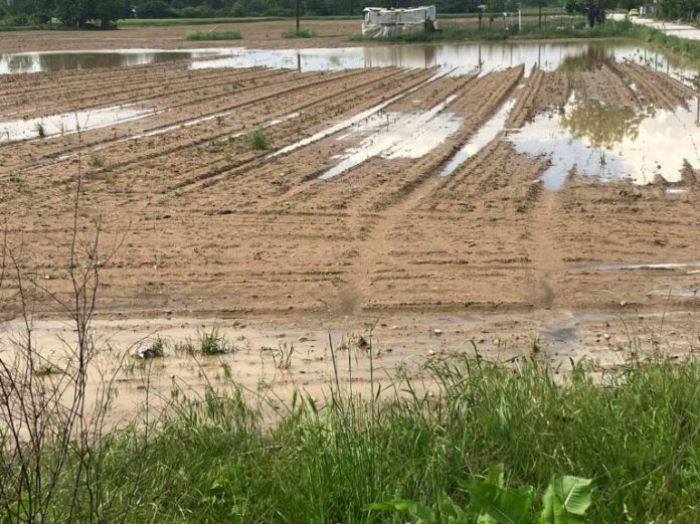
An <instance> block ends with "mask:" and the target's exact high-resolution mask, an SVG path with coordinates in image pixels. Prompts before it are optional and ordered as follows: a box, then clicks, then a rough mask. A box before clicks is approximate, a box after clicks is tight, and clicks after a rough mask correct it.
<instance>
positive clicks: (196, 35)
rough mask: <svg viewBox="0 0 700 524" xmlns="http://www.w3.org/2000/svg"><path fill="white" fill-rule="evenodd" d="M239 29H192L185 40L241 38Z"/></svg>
mask: <svg viewBox="0 0 700 524" xmlns="http://www.w3.org/2000/svg"><path fill="white" fill-rule="evenodd" d="M240 39H241V33H239V32H238V31H191V32H189V33H187V34H186V35H185V40H240Z"/></svg>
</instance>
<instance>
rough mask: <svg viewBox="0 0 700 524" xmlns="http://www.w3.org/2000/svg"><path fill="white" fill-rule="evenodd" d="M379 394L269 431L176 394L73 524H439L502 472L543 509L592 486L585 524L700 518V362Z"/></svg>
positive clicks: (494, 369)
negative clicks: (544, 497) (403, 511)
mask: <svg viewBox="0 0 700 524" xmlns="http://www.w3.org/2000/svg"><path fill="white" fill-rule="evenodd" d="M217 347H218V345H217ZM358 351H359V350H358ZM344 353H345V352H336V353H332V354H333V355H334V359H333V362H334V365H335V366H336V369H337V368H338V366H340V365H341V364H339V363H338V361H336V358H340V359H341V361H343V362H351V361H352V360H353V359H354V358H370V355H368V354H367V353H366V352H365V353H358V355H353V356H349V355H345V354H344ZM340 355H342V356H340ZM375 358H376V357H375ZM379 358H381V357H379ZM345 365H347V364H345ZM224 371H226V370H224ZM224 374H225V375H227V373H224ZM227 376H229V375H227ZM220 380H223V379H219V380H216V379H212V380H211V382H212V383H219V384H221V382H220ZM563 383H564V385H562V384H563ZM380 384H381V386H380ZM426 384H430V385H431V386H430V390H431V391H432V393H425V391H426V388H425V386H426ZM367 389H369V387H368V388H367ZM371 390H372V395H371V397H372V398H371V399H370V395H368V394H365V395H364V397H362V398H361V397H360V396H359V395H357V394H353V392H352V391H350V390H348V386H347V385H343V384H342V383H340V382H336V383H335V384H334V385H333V387H332V388H331V393H330V394H329V396H328V397H327V398H326V400H325V401H324V402H323V403H319V402H314V401H313V400H311V399H310V398H307V397H306V396H304V395H303V394H302V393H299V394H297V395H296V396H295V397H294V400H293V401H292V402H291V403H289V404H287V405H285V406H284V407H282V408H280V405H279V404H277V417H276V418H277V422H275V423H274V424H271V423H270V418H269V413H270V409H269V406H268V405H267V404H266V403H265V401H263V400H262V398H261V397H256V396H254V395H251V394H250V393H246V394H244V393H243V392H242V391H240V390H238V391H235V392H234V393H230V391H231V390H230V389H229V390H228V391H229V393H225V394H218V393H217V392H216V391H214V390H213V389H212V390H210V391H209V392H208V393H207V394H206V395H205V396H204V397H203V398H189V399H188V398H185V397H184V395H183V393H182V391H179V390H174V392H173V397H172V398H173V400H172V403H171V405H170V408H169V410H168V411H167V413H166V414H165V415H164V416H163V417H162V419H160V420H159V422H158V423H157V424H156V425H153V426H151V427H149V428H148V429H147V428H146V427H144V425H143V423H134V424H133V425H131V426H130V427H128V428H124V429H121V430H118V431H115V432H112V433H110V434H109V435H107V436H105V437H103V439H102V440H101V441H100V442H99V444H97V445H96V446H95V447H94V449H93V450H92V452H91V454H90V457H91V459H92V458H94V459H95V462H94V464H93V465H92V469H91V470H90V471H91V474H92V475H93V476H98V480H99V482H97V481H94V480H93V481H92V482H93V484H91V488H92V489H91V490H88V489H87V484H86V485H85V486H83V485H79V486H78V493H79V497H78V504H77V505H76V507H75V508H73V514H72V518H73V520H74V521H88V517H89V515H88V514H87V510H86V509H85V508H86V507H87V506H88V505H89V503H90V501H93V506H95V507H97V508H98V509H97V510H95V511H99V513H100V518H101V520H103V521H110V522H113V521H121V520H124V521H126V522H153V521H158V522H318V523H322V522H391V521H392V520H391V519H392V516H391V515H390V514H387V513H384V512H377V511H368V505H369V504H371V503H373V502H379V501H393V500H397V499H409V500H413V501H422V502H423V503H425V504H426V505H427V506H429V507H433V508H435V509H438V508H436V506H435V501H437V500H441V501H443V502H444V500H446V496H449V497H450V498H451V499H452V500H454V502H455V503H456V504H457V505H458V506H461V507H464V506H466V505H467V504H471V503H473V502H474V500H471V499H470V495H468V494H467V492H466V491H465V490H464V486H466V485H467V484H466V483H468V482H469V481H470V480H471V481H473V480H474V479H482V478H484V477H483V476H484V475H486V474H487V472H488V471H489V469H490V468H491V467H492V466H494V465H496V464H503V465H504V470H505V479H504V480H505V485H506V486H508V487H509V488H518V487H522V486H526V485H531V486H534V487H535V488H536V489H537V491H538V495H537V499H539V497H540V495H541V494H542V491H543V489H544V487H545V486H547V484H548V483H549V482H550V480H551V479H552V478H554V477H559V476H561V475H564V474H574V475H578V476H580V477H584V478H590V479H592V481H593V484H592V485H593V486H594V489H593V504H592V506H591V507H590V509H589V511H588V517H587V518H588V520H586V521H587V522H592V523H593V522H594V523H615V524H618V523H621V522H671V521H673V522H674V523H676V524H683V523H688V524H690V523H696V522H698V521H699V519H700V503H699V502H698V501H700V363H698V362H697V361H694V360H688V361H686V362H678V361H673V360H670V359H659V360H656V361H653V362H646V363H642V362H639V361H634V362H631V363H630V364H628V365H626V366H624V367H623V368H620V369H618V370H616V371H615V372H607V373H603V374H602V375H601V374H600V372H599V371H597V370H595V368H594V367H593V366H592V365H590V364H584V363H582V364H577V365H575V366H574V370H573V373H571V375H570V376H569V378H568V379H567V380H564V379H562V375H559V374H558V371H557V370H553V369H551V368H549V367H548V366H546V365H544V364H542V363H540V362H538V360H537V358H536V356H535V358H534V359H531V358H522V359H519V360H517V361H515V362H513V363H509V364H507V365H500V364H494V363H489V362H486V361H484V360H482V359H481V358H479V357H478V356H476V357H473V356H467V355H466V354H465V355H463V356H460V357H454V358H452V359H449V360H433V361H431V362H429V363H428V364H427V365H426V366H425V371H424V376H423V378H422V379H421V380H420V381H417V380H410V379H400V378H397V379H394V382H392V383H389V379H388V378H387V377H386V376H382V378H381V380H380V379H378V378H377V377H376V376H375V377H374V380H373V381H372V384H371ZM251 398H253V399H254V400H251ZM256 399H257V400H256ZM264 413H267V416H265V415H264ZM151 416H153V414H151ZM56 459H57V457H52V456H51V455H50V453H49V454H48V455H47V457H45V462H44V464H53V463H55V460H56ZM83 462H85V461H83ZM66 464H67V467H66V468H65V472H64V475H65V478H66V479H68V480H66V481H65V482H59V483H58V485H57V488H56V490H55V492H54V494H53V498H52V500H51V510H50V512H49V514H48V515H47V516H48V517H49V520H50V521H53V522H62V521H65V520H66V518H67V517H68V507H69V503H68V501H69V500H73V499H74V494H75V491H74V490H75V485H74V483H73V482H72V481H70V479H73V477H74V473H75V471H76V468H77V467H78V464H81V461H80V460H78V457H76V456H74V455H69V456H68V457H67V462H66ZM88 480H89V479H88ZM0 482H2V481H1V480H0ZM2 487H3V488H4V489H7V488H9V487H10V486H2ZM518 493H519V494H520V495H523V494H524V495H525V496H530V495H529V494H528V493H529V491H528V490H527V489H525V490H524V491H523V490H522V489H521V491H519V492H518ZM95 500H98V501H99V502H100V503H99V504H94V501H95ZM535 518H536V516H535V513H534V510H531V511H529V512H528V515H527V520H519V521H518V522H534V519H535ZM404 520H405V519H404ZM438 521H440V520H438ZM394 522H395V521H394ZM458 522H459V521H458ZM464 522H475V520H474V519H471V518H470V519H465V520H464ZM489 522H491V521H489ZM494 522H495V521H494ZM508 522H510V521H508ZM546 522H550V521H546ZM551 522H569V521H568V520H567V521H554V520H553V521H551ZM572 522H573V521H572ZM576 522H581V521H579V520H577V521H576Z"/></svg>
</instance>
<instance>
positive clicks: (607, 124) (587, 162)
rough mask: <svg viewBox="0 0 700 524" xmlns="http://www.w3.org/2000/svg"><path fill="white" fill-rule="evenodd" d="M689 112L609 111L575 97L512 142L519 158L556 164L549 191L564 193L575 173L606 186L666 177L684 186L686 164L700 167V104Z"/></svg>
mask: <svg viewBox="0 0 700 524" xmlns="http://www.w3.org/2000/svg"><path fill="white" fill-rule="evenodd" d="M688 106H689V107H688V109H685V108H678V109H676V110H675V111H669V110H665V109H654V108H651V107H647V108H631V107H625V106H608V105H605V104H601V103H599V102H596V101H592V100H583V99H580V98H579V97H578V96H577V95H576V93H573V94H572V96H571V98H570V99H569V101H568V102H567V104H566V106H565V107H564V108H563V109H562V110H560V111H558V112H557V111H551V112H548V113H544V114H541V115H539V116H537V117H536V118H535V119H534V120H533V121H532V122H531V123H529V124H526V125H525V126H523V128H522V129H521V130H519V131H517V132H514V133H511V134H508V135H507V136H508V139H509V140H510V141H511V142H512V143H513V145H514V146H515V148H516V149H517V150H518V152H520V153H525V154H528V155H532V156H539V155H545V156H547V157H548V158H549V159H550V160H551V166H550V167H549V168H548V169H547V170H546V171H545V172H544V174H543V176H542V179H543V181H544V184H545V187H547V188H548V189H559V188H561V187H562V185H563V184H564V183H565V181H566V178H567V177H568V175H569V173H570V172H571V171H572V170H573V169H575V170H576V172H577V173H578V174H585V175H592V176H596V177H599V178H600V179H601V180H602V181H609V180H613V179H619V178H630V179H631V180H632V181H633V182H634V183H635V184H649V183H652V182H653V181H654V179H655V178H656V177H657V176H661V177H663V178H664V179H665V180H666V181H668V182H679V181H680V180H681V170H682V168H683V163H684V160H688V161H689V162H690V163H691V164H694V165H700V153H699V150H698V146H700V128H699V127H698V126H697V125H696V120H695V119H696V111H697V102H696V101H691V102H690V103H689V104H688Z"/></svg>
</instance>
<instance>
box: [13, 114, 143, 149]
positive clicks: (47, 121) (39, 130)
mask: <svg viewBox="0 0 700 524" xmlns="http://www.w3.org/2000/svg"><path fill="white" fill-rule="evenodd" d="M152 114H153V110H151V109H147V108H139V107H134V106H114V107H102V108H95V109H86V110H83V111H75V112H72V113H62V114H57V115H49V116H44V117H40V118H28V119H21V120H9V121H5V122H0V143H2V142H14V141H17V140H29V139H32V138H41V137H51V136H56V135H68V134H72V133H77V132H79V131H87V130H89V129H97V128H100V127H107V126H110V125H115V124H121V123H124V122H130V121H132V120H137V119H140V118H144V117H146V116H148V115H152Z"/></svg>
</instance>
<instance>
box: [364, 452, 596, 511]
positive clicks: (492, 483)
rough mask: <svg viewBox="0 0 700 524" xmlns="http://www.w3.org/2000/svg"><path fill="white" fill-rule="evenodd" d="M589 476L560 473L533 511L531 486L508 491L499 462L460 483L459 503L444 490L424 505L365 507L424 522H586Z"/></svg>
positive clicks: (400, 502)
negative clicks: (462, 497)
mask: <svg viewBox="0 0 700 524" xmlns="http://www.w3.org/2000/svg"><path fill="white" fill-rule="evenodd" d="M591 483H592V480H591V479H583V478H579V477H573V476H568V475H567V476H564V477H559V478H556V479H553V480H552V481H551V482H550V483H549V486H547V489H546V490H545V492H544V494H543V495H542V500H541V504H540V508H539V510H538V511H537V510H535V508H534V501H535V488H533V487H532V486H529V485H525V486H521V487H520V488H518V489H514V490H509V489H507V488H506V486H505V482H504V476H503V465H502V464H501V465H499V466H497V467H494V468H491V470H490V471H489V474H488V476H487V477H486V479H485V480H483V481H480V480H472V481H470V482H466V483H463V485H462V487H461V489H462V491H463V492H464V493H465V494H468V496H469V503H468V504H467V505H465V506H460V505H458V504H457V503H455V501H454V500H453V499H452V498H451V497H450V496H449V495H448V494H446V493H444V492H442V493H440V494H439V495H438V497H437V501H436V502H435V503H434V504H433V505H432V506H428V505H425V504H422V503H420V502H418V501H413V500H398V501H393V502H380V503H376V504H370V505H369V506H368V510H370V511H372V510H374V511H389V512H392V513H402V514H406V515H408V516H410V517H411V518H412V519H414V521H416V522H421V523H425V524H432V523H434V524H441V523H443V522H449V523H454V524H461V523H464V524H467V523H470V524H471V523H473V522H478V523H483V524H570V523H579V524H580V523H583V522H586V520H585V519H584V516H585V514H586V512H587V511H588V508H589V507H590V506H591V500H592V497H591Z"/></svg>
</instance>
